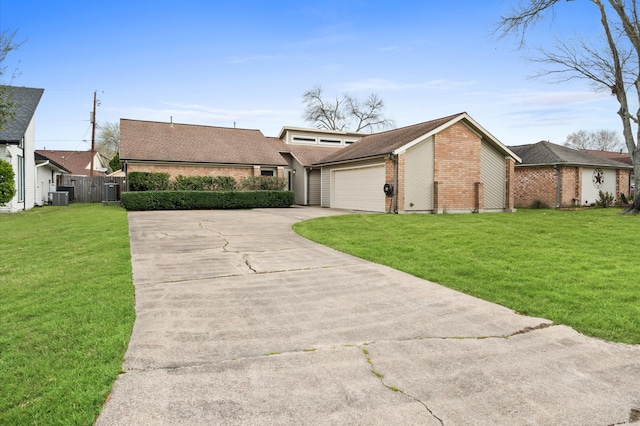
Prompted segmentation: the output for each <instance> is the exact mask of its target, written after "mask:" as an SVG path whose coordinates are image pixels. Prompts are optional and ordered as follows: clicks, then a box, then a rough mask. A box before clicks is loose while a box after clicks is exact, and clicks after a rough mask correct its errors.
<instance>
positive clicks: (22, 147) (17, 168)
mask: <svg viewBox="0 0 640 426" xmlns="http://www.w3.org/2000/svg"><path fill="white" fill-rule="evenodd" d="M7 89H8V91H9V93H10V94H11V95H10V96H11V101H12V102H14V103H15V104H16V109H15V110H14V111H13V112H14V114H15V117H14V119H11V118H10V119H8V120H7V123H6V124H5V126H4V129H2V130H0V159H3V160H5V161H8V162H9V163H10V164H11V166H12V167H13V171H14V173H15V186H16V195H15V197H13V199H12V200H11V201H10V202H9V203H7V204H5V205H4V206H0V212H1V211H9V212H16V211H18V210H28V209H30V208H32V207H33V206H35V205H37V204H40V202H41V201H40V200H39V199H38V198H37V197H36V194H37V193H41V192H44V191H46V188H42V187H38V181H37V179H36V158H35V154H34V148H35V112H36V108H37V107H38V103H40V99H41V98H42V94H43V93H44V89H34V88H30V87H14V86H7ZM41 167H46V166H44V165H43V166H41Z"/></svg>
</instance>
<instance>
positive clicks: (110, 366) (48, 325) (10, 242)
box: [0, 204, 135, 425]
mask: <svg viewBox="0 0 640 426" xmlns="http://www.w3.org/2000/svg"><path fill="white" fill-rule="evenodd" d="M0 259H2V260H1V261H0V300H1V301H2V303H0V324H1V327H0V389H1V391H0V424H7V425H9V424H12V425H18V424H20V425H23V424H31V425H56V424H65V425H70V424H78V425H89V424H92V423H93V422H94V420H95V418H96V416H97V415H98V414H99V412H100V410H101V407H102V405H103V404H104V402H105V398H106V397H107V395H108V394H109V392H110V390H111V387H112V385H113V381H114V379H115V378H116V376H117V375H118V373H119V372H120V370H121V368H122V360H123V356H124V352H125V350H126V347H127V344H128V342H129V337H130V334H131V329H132V326H133V321H134V317H135V313H134V293H133V284H132V277H131V262H130V252H129V236H128V227H127V216H126V212H125V210H124V209H122V208H119V207H113V206H108V207H104V206H102V205H101V204H74V205H71V206H68V207H43V208H35V209H32V210H29V211H26V212H20V213H16V214H0Z"/></svg>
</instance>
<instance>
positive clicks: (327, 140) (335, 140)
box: [320, 139, 342, 144]
mask: <svg viewBox="0 0 640 426" xmlns="http://www.w3.org/2000/svg"><path fill="white" fill-rule="evenodd" d="M320 143H337V144H341V143H342V141H341V140H340V139H320Z"/></svg>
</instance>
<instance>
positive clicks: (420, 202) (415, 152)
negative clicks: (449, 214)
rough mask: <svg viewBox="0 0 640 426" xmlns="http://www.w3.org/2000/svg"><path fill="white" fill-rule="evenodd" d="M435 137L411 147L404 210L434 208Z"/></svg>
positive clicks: (406, 171) (408, 152)
mask: <svg viewBox="0 0 640 426" xmlns="http://www.w3.org/2000/svg"><path fill="white" fill-rule="evenodd" d="M433 168H434V154H433V137H431V138H429V139H427V140H426V141H424V142H421V143H419V144H418V145H415V146H413V147H411V148H409V149H408V150H407V152H406V154H405V166H404V184H405V193H404V194H405V195H404V210H405V211H407V212H409V211H432V210H433V179H434V178H433V175H434V172H433Z"/></svg>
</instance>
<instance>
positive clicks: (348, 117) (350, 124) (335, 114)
mask: <svg viewBox="0 0 640 426" xmlns="http://www.w3.org/2000/svg"><path fill="white" fill-rule="evenodd" d="M302 102H303V103H304V104H305V111H304V120H305V121H306V122H308V123H310V124H312V125H313V126H315V127H317V128H318V129H326V130H352V131H354V132H361V131H370V132H373V131H375V130H378V129H388V128H392V127H394V126H395V123H394V121H393V120H392V119H389V118H386V117H385V116H384V101H383V100H382V99H381V98H380V97H379V96H378V95H376V94H375V93H372V94H371V95H369V97H368V98H367V99H365V100H364V102H362V101H360V100H358V99H357V98H354V97H353V96H351V95H348V94H345V95H342V97H340V98H338V97H336V98H335V100H334V99H331V100H328V99H325V98H323V90H322V87H321V86H316V87H314V88H313V89H311V90H307V91H306V92H304V94H303V95H302Z"/></svg>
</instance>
